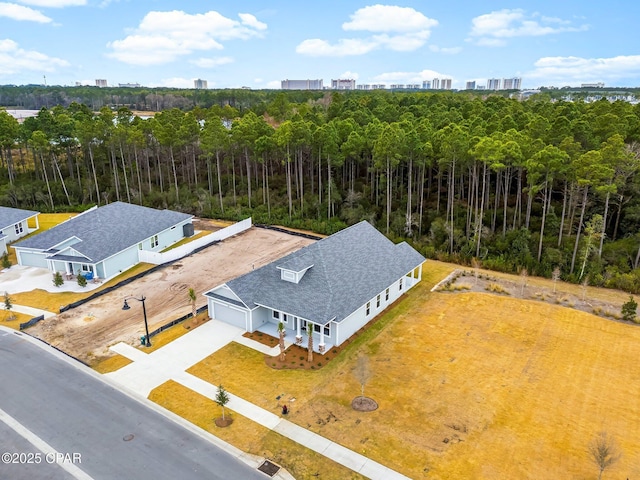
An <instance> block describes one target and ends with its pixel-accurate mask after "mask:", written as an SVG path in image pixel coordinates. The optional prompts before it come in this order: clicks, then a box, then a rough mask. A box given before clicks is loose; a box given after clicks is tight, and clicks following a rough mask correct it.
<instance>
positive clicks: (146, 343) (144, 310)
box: [122, 295, 151, 347]
mask: <svg viewBox="0 0 640 480" xmlns="http://www.w3.org/2000/svg"><path fill="white" fill-rule="evenodd" d="M128 299H133V300H137V301H139V302H142V314H143V315H144V331H145V333H146V335H145V337H144V346H145V347H150V346H151V341H150V340H149V324H148V322H147V307H146V306H145V303H144V301H145V300H146V299H147V297H145V296H144V295H142V297H140V298H137V297H133V296H131V297H125V299H124V305H122V310H129V309H130V308H131V307H130V306H129V304H128V303H127V300H128Z"/></svg>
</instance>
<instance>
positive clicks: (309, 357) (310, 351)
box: [307, 323, 313, 363]
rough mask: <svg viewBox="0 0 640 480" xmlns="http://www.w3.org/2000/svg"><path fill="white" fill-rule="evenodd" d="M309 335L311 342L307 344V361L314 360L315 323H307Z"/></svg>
mask: <svg viewBox="0 0 640 480" xmlns="http://www.w3.org/2000/svg"><path fill="white" fill-rule="evenodd" d="M307 335H308V336H309V344H308V345H307V349H308V353H307V362H309V363H312V362H313V325H311V324H310V323H309V324H307Z"/></svg>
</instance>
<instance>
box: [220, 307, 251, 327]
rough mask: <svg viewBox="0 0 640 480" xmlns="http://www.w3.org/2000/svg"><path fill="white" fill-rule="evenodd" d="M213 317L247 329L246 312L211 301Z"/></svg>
mask: <svg viewBox="0 0 640 480" xmlns="http://www.w3.org/2000/svg"><path fill="white" fill-rule="evenodd" d="M213 318H215V319H216V320H220V321H221V322H227V323H230V324H231V325H234V326H236V327H239V328H241V329H243V330H246V329H247V322H246V312H243V311H241V310H238V309H235V308H231V307H229V306H227V305H225V304H223V303H218V302H213Z"/></svg>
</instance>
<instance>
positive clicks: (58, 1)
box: [18, 0, 87, 8]
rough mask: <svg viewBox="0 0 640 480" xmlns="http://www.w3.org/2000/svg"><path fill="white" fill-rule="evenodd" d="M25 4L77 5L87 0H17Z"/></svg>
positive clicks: (83, 3)
mask: <svg viewBox="0 0 640 480" xmlns="http://www.w3.org/2000/svg"><path fill="white" fill-rule="evenodd" d="M18 1H19V2H20V3H24V4H25V5H33V6H34V7H45V8H63V7H79V6H82V5H86V4H87V0H18Z"/></svg>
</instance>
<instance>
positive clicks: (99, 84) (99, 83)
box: [96, 78, 107, 88]
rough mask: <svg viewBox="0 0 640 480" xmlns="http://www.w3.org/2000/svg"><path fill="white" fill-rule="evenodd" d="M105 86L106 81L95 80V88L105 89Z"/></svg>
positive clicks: (101, 79)
mask: <svg viewBox="0 0 640 480" xmlns="http://www.w3.org/2000/svg"><path fill="white" fill-rule="evenodd" d="M106 86H107V81H106V80H105V79H104V78H96V87H100V88H103V87H106Z"/></svg>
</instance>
